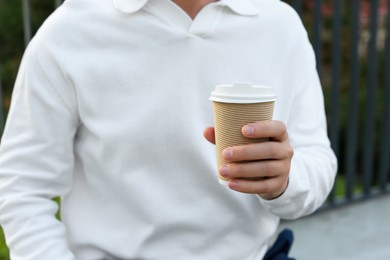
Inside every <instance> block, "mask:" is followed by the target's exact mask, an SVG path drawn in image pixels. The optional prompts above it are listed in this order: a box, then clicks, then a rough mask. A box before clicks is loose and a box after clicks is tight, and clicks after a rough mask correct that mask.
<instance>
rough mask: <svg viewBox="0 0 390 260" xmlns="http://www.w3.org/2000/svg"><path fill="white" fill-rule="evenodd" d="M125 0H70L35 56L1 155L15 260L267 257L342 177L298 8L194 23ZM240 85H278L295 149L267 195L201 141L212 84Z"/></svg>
mask: <svg viewBox="0 0 390 260" xmlns="http://www.w3.org/2000/svg"><path fill="white" fill-rule="evenodd" d="M240 1H242V0H240ZM125 2H126V1H125V0H121V1H119V0H101V1H95V0H67V1H65V3H64V5H63V6H61V7H60V8H59V9H58V10H57V11H56V12H55V13H54V14H53V15H52V16H51V17H50V18H49V19H48V20H47V21H46V22H45V24H44V25H43V26H42V27H41V29H40V30H39V32H38V33H37V35H36V37H35V38H34V39H33V41H32V42H31V44H30V45H29V47H28V49H27V50H26V53H25V56H24V58H23V61H22V64H21V67H20V72H19V75H18V78H17V81H16V84H15V90H14V93H13V97H12V107H11V110H10V113H9V116H8V121H7V124H6V129H5V132H4V136H3V139H2V144H1V151H0V223H1V225H2V227H3V229H4V232H5V234H6V237H7V243H8V245H9V247H10V250H11V257H12V259H40V260H45V259H48V260H53V259H56V260H65V259H82V260H84V259H159V260H164V259H169V260H172V259H180V260H181V259H185V260H192V259H197V260H199V259H202V260H216V259H223V260H226V259H234V260H236V259H240V260H241V259H248V260H249V259H261V257H262V256H263V255H264V253H265V251H266V250H267V247H268V246H269V244H270V243H271V242H272V241H271V240H272V237H273V236H274V233H275V230H276V228H277V225H278V222H279V218H286V219H292V218H297V217H300V216H303V215H307V214H309V213H311V212H313V211H314V210H315V209H316V208H318V207H319V206H320V205H321V204H322V203H323V201H324V200H325V198H326V196H327V194H328V193H329V191H330V189H331V187H332V185H333V180H334V176H335V171H336V159H335V157H334V154H333V152H332V151H331V149H330V146H329V140H328V138H327V136H326V120H325V115H324V104H323V98H322V93H321V86H320V83H319V80H318V77H317V74H316V70H315V59H314V54H313V51H312V48H311V46H310V44H309V41H308V38H307V35H306V32H305V30H304V28H303V26H302V24H301V22H300V20H299V17H298V16H297V15H296V13H295V12H294V11H293V9H292V8H290V7H288V6H287V5H286V4H284V3H282V2H280V1H277V0H257V1H253V3H254V6H255V7H256V8H254V7H253V8H254V9H250V8H248V6H249V5H248V6H245V7H243V9H245V10H247V11H250V10H252V11H256V10H257V12H258V15H247V14H246V12H244V13H240V12H237V11H234V12H232V10H233V5H234V6H235V7H236V8H235V9H236V10H238V9H240V8H239V4H238V1H236V2H234V1H226V3H225V1H221V2H218V3H213V4H209V5H207V6H206V7H205V8H204V9H202V11H201V12H200V13H199V14H198V16H197V17H196V19H195V20H194V21H191V20H190V18H189V17H188V16H186V14H185V13H184V12H183V11H182V10H181V9H180V8H178V7H177V6H175V4H173V3H172V2H170V1H156V0H150V1H148V2H145V3H143V1H134V5H139V9H137V8H138V7H137V8H135V7H134V6H127V7H126V8H127V10H133V12H123V11H121V10H118V9H117V8H116V7H118V6H122V7H123V5H124V4H125ZM130 2H131V1H130V0H128V3H130ZM249 2H251V1H248V2H247V3H249ZM229 3H230V4H233V5H229ZM115 6H116V7H115ZM126 8H125V9H126ZM237 81H241V82H253V83H255V84H261V85H269V86H272V87H273V88H274V89H275V91H276V92H277V96H278V98H277V102H276V107H275V115H274V119H276V120H282V121H284V122H285V123H286V125H287V128H288V130H289V137H290V141H291V144H292V145H293V147H294V149H295V155H294V158H293V161H292V167H291V174H290V183H289V187H288V189H287V190H286V192H285V193H284V194H283V195H282V196H281V197H279V198H277V199H275V200H272V201H265V200H263V199H261V198H260V197H257V196H255V195H247V194H241V193H237V192H234V191H231V190H229V189H228V188H227V187H224V186H222V185H220V184H219V183H218V180H217V170H216V159H215V148H214V146H213V145H211V144H209V143H208V142H207V141H206V140H205V139H204V138H203V136H202V132H203V130H204V128H205V127H207V126H209V125H212V124H213V113H212V104H211V102H210V101H209V100H208V97H209V94H210V92H211V91H212V90H213V88H214V86H215V85H216V84H230V83H233V82H237ZM56 196H62V208H61V213H62V222H59V221H57V220H56V219H55V217H54V214H55V212H56V210H57V207H56V203H54V202H52V200H51V198H53V197H56Z"/></svg>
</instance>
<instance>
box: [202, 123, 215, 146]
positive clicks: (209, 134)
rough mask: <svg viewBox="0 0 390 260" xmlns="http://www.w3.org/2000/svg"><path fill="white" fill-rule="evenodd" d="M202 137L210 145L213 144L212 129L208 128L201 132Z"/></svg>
mask: <svg viewBox="0 0 390 260" xmlns="http://www.w3.org/2000/svg"><path fill="white" fill-rule="evenodd" d="M203 136H204V138H206V140H207V141H209V142H210V143H212V144H215V131H214V127H212V126H209V127H207V128H206V129H205V130H204V131H203Z"/></svg>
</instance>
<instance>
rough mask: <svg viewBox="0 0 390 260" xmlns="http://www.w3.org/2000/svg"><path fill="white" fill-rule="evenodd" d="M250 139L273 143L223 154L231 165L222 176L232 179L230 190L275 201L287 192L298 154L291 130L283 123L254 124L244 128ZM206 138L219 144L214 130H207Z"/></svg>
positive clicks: (260, 144) (243, 147) (224, 169)
mask: <svg viewBox="0 0 390 260" xmlns="http://www.w3.org/2000/svg"><path fill="white" fill-rule="evenodd" d="M242 134H243V135H244V136H246V137H248V138H269V141H265V142H259V143H254V144H248V145H242V146H234V147H229V148H226V149H225V150H224V151H223V157H224V159H225V160H227V161H229V163H228V164H226V165H222V166H221V167H220V169H219V173H220V174H221V176H223V177H225V178H227V179H230V180H229V183H228V186H229V188H230V189H232V190H236V191H239V192H243V193H252V194H258V195H260V196H261V197H262V198H264V199H267V200H271V199H274V198H277V197H279V196H280V195H281V194H283V192H284V191H285V190H286V188H287V185H288V177H289V173H290V164H291V158H292V157H293V155H294V150H293V148H292V147H291V146H290V143H289V139H288V134H287V129H286V126H285V124H284V123H283V122H280V121H261V122H256V123H250V124H247V125H245V126H244V127H243V128H242ZM203 135H204V137H205V138H206V139H207V140H208V141H209V142H211V143H214V144H215V133H214V128H213V127H208V128H206V129H205V130H204V133H203Z"/></svg>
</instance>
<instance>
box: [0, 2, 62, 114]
mask: <svg viewBox="0 0 390 260" xmlns="http://www.w3.org/2000/svg"><path fill="white" fill-rule="evenodd" d="M30 9H31V32H32V34H34V33H35V32H36V31H37V30H38V28H39V27H40V25H41V24H42V22H43V21H44V20H45V19H46V18H47V16H48V15H49V14H50V13H51V12H53V10H54V1H49V0H30ZM23 31H24V30H23V12H22V1H20V0H14V1H11V0H0V80H1V86H2V92H3V96H4V98H3V106H4V110H5V111H7V110H8V107H9V99H10V95H11V92H12V88H13V85H14V82H15V79H16V74H17V71H18V68H19V64H20V60H21V58H22V55H23V52H24V49H25V42H24V33H23Z"/></svg>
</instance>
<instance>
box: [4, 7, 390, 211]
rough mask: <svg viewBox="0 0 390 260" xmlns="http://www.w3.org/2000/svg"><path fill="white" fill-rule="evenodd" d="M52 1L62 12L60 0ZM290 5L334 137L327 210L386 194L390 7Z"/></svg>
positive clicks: (389, 154)
mask: <svg viewBox="0 0 390 260" xmlns="http://www.w3.org/2000/svg"><path fill="white" fill-rule="evenodd" d="M54 2H55V5H56V6H59V5H60V4H61V3H62V2H63V1H61V0H55V1H54ZM285 2H287V3H289V4H290V5H292V6H293V7H294V8H295V10H296V11H297V12H298V14H300V15H301V17H302V20H303V21H304V24H305V26H306V27H307V29H308V32H309V35H310V38H311V41H312V44H313V47H314V50H315V52H316V58H317V69H318V72H319V75H320V78H321V81H322V83H323V86H324V92H325V96H326V108H327V116H328V120H329V122H328V126H329V129H328V130H329V136H330V139H331V143H332V147H333V149H334V151H335V153H336V155H337V157H338V159H339V164H340V165H339V174H338V175H339V177H338V179H337V182H336V185H335V189H334V191H333V192H332V193H331V195H330V196H329V199H328V203H327V204H326V205H325V206H324V208H329V207H335V206H338V205H344V204H346V203H350V202H353V201H356V200H361V199H366V198H370V197H372V196H374V195H378V194H384V193H388V192H389V191H390V186H389V175H390V164H389V160H390V137H389V133H390V102H389V101H390V73H389V72H390V71H389V70H390V37H389V36H390V35H389V32H390V19H387V17H388V15H387V13H388V12H389V10H390V1H389V0H384V1H381V0H366V1H365V0H352V1H343V0H329V1H325V0H285ZM22 3H23V5H22V7H23V24H24V35H25V37H24V40H25V44H27V43H28V42H29V40H30V39H31V36H32V33H31V25H30V12H31V11H32V10H30V6H29V0H22ZM0 84H1V75H0ZM1 116H2V114H1ZM0 120H1V122H3V118H0Z"/></svg>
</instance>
